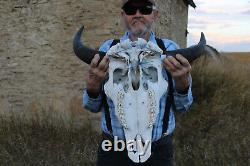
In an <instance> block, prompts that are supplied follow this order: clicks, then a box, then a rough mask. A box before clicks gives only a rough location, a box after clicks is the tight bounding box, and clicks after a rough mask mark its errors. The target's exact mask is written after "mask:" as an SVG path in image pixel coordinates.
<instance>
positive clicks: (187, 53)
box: [164, 32, 206, 63]
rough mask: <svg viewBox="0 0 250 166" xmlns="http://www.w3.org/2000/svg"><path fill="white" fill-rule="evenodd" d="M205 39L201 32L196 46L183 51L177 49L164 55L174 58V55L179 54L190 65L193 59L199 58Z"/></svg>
mask: <svg viewBox="0 0 250 166" xmlns="http://www.w3.org/2000/svg"><path fill="white" fill-rule="evenodd" d="M205 46H206V39H205V35H204V33H203V32H201V37H200V42H199V43H198V44H197V45H194V46H190V47H188V48H184V49H177V50H173V51H166V52H164V54H165V55H172V56H175V55H176V54H181V55H182V56H184V57H185V58H186V59H187V60H188V61H189V62H190V63H191V62H193V61H194V60H195V59H197V58H199V57H200V56H201V55H202V54H203V53H204V51H205Z"/></svg>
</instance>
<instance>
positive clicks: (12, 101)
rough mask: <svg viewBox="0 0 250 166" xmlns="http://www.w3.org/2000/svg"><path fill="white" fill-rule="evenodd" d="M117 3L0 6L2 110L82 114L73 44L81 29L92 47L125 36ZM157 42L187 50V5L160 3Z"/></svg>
mask: <svg viewBox="0 0 250 166" xmlns="http://www.w3.org/2000/svg"><path fill="white" fill-rule="evenodd" d="M119 3H120V2H119V0H8V1H3V0H1V1H0V39H1V40H0V110H1V111H9V110H10V111H25V110H31V111H37V110H50V109H53V110H55V111H68V110H70V111H73V112H78V111H81V93H82V90H83V89H84V84H85V77H86V74H85V72H86V69H87V66H86V65H85V64H83V63H82V62H81V61H80V60H79V59H78V58H77V57H76V56H74V54H73V50H72V39H73V36H74V34H75V32H76V31H77V30H78V28H79V27H80V26H82V25H85V30H86V31H85V33H84V37H83V41H84V42H85V43H86V44H87V45H89V46H91V47H93V48H98V46H99V45H100V44H101V43H102V42H103V41H104V40H106V39H109V38H118V37H120V36H121V35H122V34H123V28H122V27H121V23H120V18H119V12H120V11H119V10H120V9H119ZM158 4H159V8H160V11H161V16H160V18H159V20H158V21H157V23H156V28H155V32H156V34H157V35H158V36H159V37H166V38H170V39H173V40H175V41H176V42H177V43H179V44H180V46H181V47H185V46H186V28H187V16H188V6H187V2H186V1H185V0H158Z"/></svg>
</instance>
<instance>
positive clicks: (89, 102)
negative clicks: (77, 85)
mask: <svg viewBox="0 0 250 166" xmlns="http://www.w3.org/2000/svg"><path fill="white" fill-rule="evenodd" d="M82 103H83V107H84V108H86V109H87V110H89V111H90V112H93V113H97V112H100V110H101V109H100V108H101V104H102V97H101V95H99V96H98V97H97V98H91V97H90V96H89V95H88V93H87V90H86V89H85V90H84V91H83V97H82Z"/></svg>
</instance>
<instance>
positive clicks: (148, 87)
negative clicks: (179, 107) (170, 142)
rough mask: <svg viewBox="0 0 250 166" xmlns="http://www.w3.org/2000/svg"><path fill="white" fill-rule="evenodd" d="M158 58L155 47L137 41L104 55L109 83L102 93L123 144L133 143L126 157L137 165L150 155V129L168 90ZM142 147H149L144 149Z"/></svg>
mask: <svg viewBox="0 0 250 166" xmlns="http://www.w3.org/2000/svg"><path fill="white" fill-rule="evenodd" d="M161 54H162V50H161V49H160V48H159V47H158V46H157V45H156V44H154V43H153V42H150V41H149V42H147V41H145V40H144V39H140V38H139V39H138V40H137V41H134V42H132V41H130V40H129V39H127V40H125V41H124V42H122V43H118V44H117V45H115V46H113V47H111V48H110V50H109V51H108V52H107V55H108V56H109V59H110V62H109V80H108V81H107V82H106V83H105V85H104V90H105V93H106V95H107V96H108V97H109V98H110V99H111V100H112V101H113V103H114V106H115V115H116V116H117V117H118V119H119V121H120V124H121V125H122V127H123V129H124V133H125V138H126V142H127V143H128V142H129V141H134V142H135V144H134V147H133V151H131V150H129V149H128V156H129V158H130V159H131V160H132V161H133V162H136V163H139V162H145V161H147V159H148V158H149V157H150V155H151V139H152V130H153V125H154V123H155V120H156V117H157V115H158V113H159V103H160V98H161V97H162V95H164V94H165V93H166V91H167V88H168V83H167V81H166V80H165V79H164V78H163V75H162V61H161ZM145 144H146V145H148V146H147V148H146V149H143V148H142V147H143V146H142V145H145Z"/></svg>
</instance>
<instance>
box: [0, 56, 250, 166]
mask: <svg viewBox="0 0 250 166" xmlns="http://www.w3.org/2000/svg"><path fill="white" fill-rule="evenodd" d="M249 55H250V54H249V53H227V54H223V55H222V56H221V57H220V58H219V60H218V61H214V60H212V59H211V58H201V59H200V60H198V61H196V62H195V63H194V64H193V65H192V66H193V68H192V76H193V96H194V103H193V105H192V107H191V109H190V111H188V112H187V113H184V114H176V115H177V117H176V130H175V134H174V144H175V165H177V166H211V165H212V166H221V165H225V166H227V165H231V166H249V165H250V148H249V147H250V132H249V131H250V121H249V119H250V90H249V87H250V78H249V73H250V66H249V64H248V62H249V63H250V58H249V57H250V56H249ZM75 101H76V102H75V103H72V107H70V108H71V109H72V110H69V112H73V114H71V113H65V114H61V113H60V114H59V113H58V112H53V110H50V111H49V112H46V111H44V112H37V111H27V112H25V113H21V114H19V115H17V114H16V113H15V114H12V113H2V114H1V115H0V165H1V166H5V165H8V166H11V165H25V166H29V165H30V166H33V165H37V166H39V165H41V166H43V165H49V166H50V165H51V166H59V165H60V166H63V165H65V166H66V165H67V166H68V165H72V166H74V165H82V166H91V165H94V163H95V157H96V156H95V154H96V150H97V144H98V142H99V141H100V134H99V132H98V131H96V130H95V128H96V125H95V123H93V121H95V122H96V121H98V118H97V119H96V118H93V117H92V116H89V115H88V114H84V113H83V114H81V113H79V112H81V111H84V110H82V109H81V104H80V102H79V101H81V100H80V99H78V100H75ZM76 112H78V113H76ZM80 117H83V118H80ZM79 124H81V125H79Z"/></svg>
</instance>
